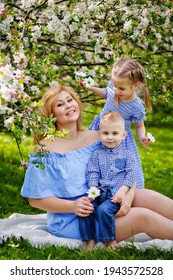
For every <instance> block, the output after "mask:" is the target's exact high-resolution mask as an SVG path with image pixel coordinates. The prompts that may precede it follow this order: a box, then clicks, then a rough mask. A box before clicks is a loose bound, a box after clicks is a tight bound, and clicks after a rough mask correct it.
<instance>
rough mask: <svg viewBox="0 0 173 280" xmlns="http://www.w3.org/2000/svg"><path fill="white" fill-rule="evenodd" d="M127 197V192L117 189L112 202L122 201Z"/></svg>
mask: <svg viewBox="0 0 173 280" xmlns="http://www.w3.org/2000/svg"><path fill="white" fill-rule="evenodd" d="M124 197H125V193H124V192H122V191H121V190H119V191H117V193H116V194H114V195H113V197H111V202H112V203H121V202H122V201H123V199H124Z"/></svg>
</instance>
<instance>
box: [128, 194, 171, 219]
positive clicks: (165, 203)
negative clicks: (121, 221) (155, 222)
mask: <svg viewBox="0 0 173 280" xmlns="http://www.w3.org/2000/svg"><path fill="white" fill-rule="evenodd" d="M132 207H144V208H148V209H150V210H152V211H154V212H157V213H159V214H160V215H162V216H164V217H166V218H168V219H170V220H173V200H172V199H170V198H168V197H167V196H164V195H162V194H160V193H158V192H155V191H153V190H147V189H143V190H136V193H135V197H134V201H133V204H132Z"/></svg>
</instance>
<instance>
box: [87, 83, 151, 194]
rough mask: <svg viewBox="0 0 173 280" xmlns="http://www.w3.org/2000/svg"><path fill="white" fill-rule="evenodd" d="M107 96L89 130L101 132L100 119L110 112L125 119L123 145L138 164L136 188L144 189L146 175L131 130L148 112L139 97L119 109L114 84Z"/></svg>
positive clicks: (121, 105) (107, 91) (106, 90)
mask: <svg viewBox="0 0 173 280" xmlns="http://www.w3.org/2000/svg"><path fill="white" fill-rule="evenodd" d="M104 93H105V95H106V102H105V105H104V107H103V110H102V112H101V113H100V114H99V115H97V116H96V117H95V119H94V120H93V122H92V123H91V125H90V126H89V129H91V130H99V125H100V118H101V117H102V116H103V115H104V114H105V113H108V112H113V111H115V112H118V113H119V114H120V115H121V116H122V117H123V118H124V119H125V129H126V130H127V136H126V138H125V140H123V145H124V146H125V148H126V149H127V150H129V151H130V152H131V153H132V154H133V156H134V159H135V162H136V178H137V180H136V187H137V188H138V189H143V188H144V175H143V170H142V165H141V161H140V156H139V153H138V149H137V145H136V142H135V139H134V136H133V134H132V131H131V129H130V126H131V123H132V122H134V123H138V122H142V121H144V120H145V119H146V112H145V108H144V105H143V104H142V101H141V99H140V98H139V97H136V98H135V99H134V100H132V101H130V102H123V101H120V102H119V107H117V106H116V104H115V101H114V96H115V90H114V85H113V83H112V82H110V83H109V84H108V86H107V87H106V88H105V91H104Z"/></svg>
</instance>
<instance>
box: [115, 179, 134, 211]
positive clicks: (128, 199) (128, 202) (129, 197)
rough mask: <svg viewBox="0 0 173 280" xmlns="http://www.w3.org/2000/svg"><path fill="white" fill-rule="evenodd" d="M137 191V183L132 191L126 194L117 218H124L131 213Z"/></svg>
mask: <svg viewBox="0 0 173 280" xmlns="http://www.w3.org/2000/svg"><path fill="white" fill-rule="evenodd" d="M135 191H136V183H134V185H133V187H132V188H130V190H129V191H128V192H127V193H126V195H125V197H124V199H123V200H122V202H121V206H120V210H119V211H118V212H117V214H116V215H115V217H122V216H125V215H127V213H128V212H129V211H130V208H131V206H132V202H133V199H134V196H135Z"/></svg>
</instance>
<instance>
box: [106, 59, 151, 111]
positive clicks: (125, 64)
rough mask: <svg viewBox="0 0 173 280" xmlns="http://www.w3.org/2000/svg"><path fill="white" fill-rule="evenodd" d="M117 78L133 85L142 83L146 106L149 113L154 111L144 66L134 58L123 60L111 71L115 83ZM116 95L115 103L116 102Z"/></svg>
mask: <svg viewBox="0 0 173 280" xmlns="http://www.w3.org/2000/svg"><path fill="white" fill-rule="evenodd" d="M115 77H116V78H117V77H118V78H128V79H129V80H130V81H132V83H137V82H140V87H141V90H142V92H143V94H144V104H145V107H146V109H147V111H149V112H151V111H152V105H151V99H150V94H149V91H148V88H147V80H146V76H145V70H144V68H143V67H142V65H141V64H140V63H139V62H138V61H136V60H135V59H132V58H122V59H120V60H118V61H117V62H115V63H114V65H113V67H112V71H111V78H112V81H114V79H115ZM116 101H117V100H116V95H115V102H116Z"/></svg>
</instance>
